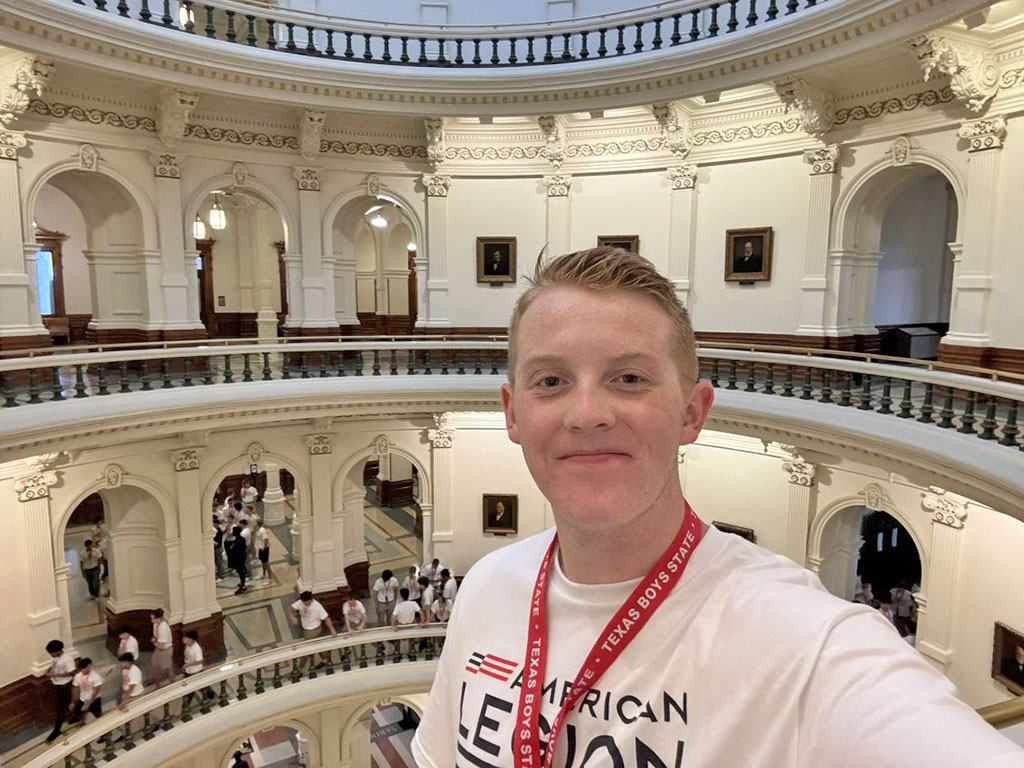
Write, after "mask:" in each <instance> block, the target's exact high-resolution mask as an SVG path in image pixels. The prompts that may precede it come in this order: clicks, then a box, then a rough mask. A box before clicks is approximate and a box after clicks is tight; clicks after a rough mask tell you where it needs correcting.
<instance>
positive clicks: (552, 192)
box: [541, 174, 572, 197]
mask: <svg viewBox="0 0 1024 768" xmlns="http://www.w3.org/2000/svg"><path fill="white" fill-rule="evenodd" d="M541 182H542V183H543V184H544V186H545V188H546V189H547V191H548V197H568V196H569V187H571V186H572V176H567V175H564V174H558V175H556V176H545V177H544V178H543V179H541Z"/></svg>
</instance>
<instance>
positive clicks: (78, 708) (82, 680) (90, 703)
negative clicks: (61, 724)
mask: <svg viewBox="0 0 1024 768" xmlns="http://www.w3.org/2000/svg"><path fill="white" fill-rule="evenodd" d="M102 685H103V678H102V677H100V674H99V672H97V671H96V670H95V669H93V668H92V659H90V658H89V657H88V656H86V657H84V658H81V659H79V660H78V673H77V674H76V675H75V676H74V678H73V679H72V680H71V707H70V712H71V716H70V717H69V718H68V720H69V721H70V722H76V721H77V720H78V719H79V718H83V721H84V717H85V713H86V712H88V713H89V714H91V715H92V716H93V717H99V716H100V715H101V714H103V705H102V703H101V702H100V687H101V686H102Z"/></svg>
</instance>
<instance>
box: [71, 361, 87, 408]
mask: <svg viewBox="0 0 1024 768" xmlns="http://www.w3.org/2000/svg"><path fill="white" fill-rule="evenodd" d="M88 396H89V394H88V393H87V392H86V391H85V373H84V366H83V365H82V364H81V363H76V364H75V398H74V399H76V400H77V399H79V398H82V397H88Z"/></svg>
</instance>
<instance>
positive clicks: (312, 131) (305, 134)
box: [299, 109, 327, 189]
mask: <svg viewBox="0 0 1024 768" xmlns="http://www.w3.org/2000/svg"><path fill="white" fill-rule="evenodd" d="M326 119H327V113H326V112H324V111H323V110H322V109H307V110H304V111H303V113H302V117H301V118H300V119H299V154H300V155H302V159H303V160H305V161H306V162H307V163H313V162H316V159H317V158H318V157H319V156H320V152H321V151H323V146H322V144H321V138H320V137H321V135H322V134H323V131H324V121H325V120H326ZM300 189H301V186H300Z"/></svg>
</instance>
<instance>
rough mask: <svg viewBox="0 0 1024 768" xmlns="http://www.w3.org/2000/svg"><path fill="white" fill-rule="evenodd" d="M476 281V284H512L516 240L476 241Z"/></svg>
mask: <svg viewBox="0 0 1024 768" xmlns="http://www.w3.org/2000/svg"><path fill="white" fill-rule="evenodd" d="M476 281H477V282H478V283H514V282H515V281H516V239H515V238H514V237H478V238H477V239H476Z"/></svg>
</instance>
